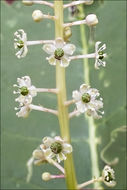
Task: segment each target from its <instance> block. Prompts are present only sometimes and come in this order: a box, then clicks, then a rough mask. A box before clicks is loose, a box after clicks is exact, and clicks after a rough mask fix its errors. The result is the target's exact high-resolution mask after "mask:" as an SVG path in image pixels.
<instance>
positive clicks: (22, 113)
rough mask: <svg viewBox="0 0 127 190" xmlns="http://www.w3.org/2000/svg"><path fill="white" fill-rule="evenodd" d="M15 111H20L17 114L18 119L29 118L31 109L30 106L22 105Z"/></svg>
mask: <svg viewBox="0 0 127 190" xmlns="http://www.w3.org/2000/svg"><path fill="white" fill-rule="evenodd" d="M15 110H19V112H17V113H16V115H17V116H18V117H24V118H26V117H28V115H29V113H30V111H31V109H30V108H29V104H26V105H23V104H20V105H19V107H18V108H15Z"/></svg>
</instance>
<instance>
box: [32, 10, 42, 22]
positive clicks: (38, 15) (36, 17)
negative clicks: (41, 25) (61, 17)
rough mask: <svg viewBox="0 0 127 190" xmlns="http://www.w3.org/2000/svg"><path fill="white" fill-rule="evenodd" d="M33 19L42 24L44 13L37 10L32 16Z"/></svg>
mask: <svg viewBox="0 0 127 190" xmlns="http://www.w3.org/2000/svg"><path fill="white" fill-rule="evenodd" d="M32 18H33V20H34V21H35V22H40V21H41V20H42V18H43V13H42V12H41V11H40V10H35V11H34V12H33V14H32Z"/></svg>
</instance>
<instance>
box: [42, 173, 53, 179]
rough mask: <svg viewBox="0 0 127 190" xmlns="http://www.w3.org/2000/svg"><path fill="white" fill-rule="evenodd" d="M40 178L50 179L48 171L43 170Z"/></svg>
mask: <svg viewBox="0 0 127 190" xmlns="http://www.w3.org/2000/svg"><path fill="white" fill-rule="evenodd" d="M42 179H43V180H44V181H49V180H50V179H51V174H50V173H48V172H44V173H43V174H42Z"/></svg>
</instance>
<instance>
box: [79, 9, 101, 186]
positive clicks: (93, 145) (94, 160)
mask: <svg viewBox="0 0 127 190" xmlns="http://www.w3.org/2000/svg"><path fill="white" fill-rule="evenodd" d="M80 11H81V13H84V10H83V6H82V5H81V10H80ZM80 32H81V41H82V47H83V54H88V44H87V40H86V32H85V25H80ZM83 63H84V81H85V83H86V84H90V71H89V63H88V59H87V58H86V59H84V60H83ZM87 121H88V129H89V145H90V153H91V165H92V168H91V169H92V177H94V176H96V177H99V176H100V172H99V165H98V153H97V138H96V125H95V123H94V120H93V118H92V117H87ZM93 186H94V188H95V189H98V188H99V187H100V183H99V182H97V183H94V184H93Z"/></svg>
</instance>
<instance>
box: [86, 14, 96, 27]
mask: <svg viewBox="0 0 127 190" xmlns="http://www.w3.org/2000/svg"><path fill="white" fill-rule="evenodd" d="M85 20H86V24H87V25H88V26H95V25H96V24H98V19H97V16H96V15H95V14H90V15H88V16H87V17H86V19H85Z"/></svg>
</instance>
